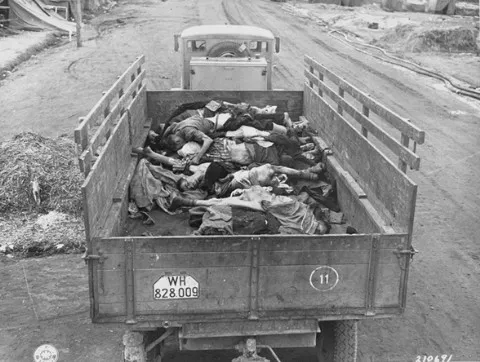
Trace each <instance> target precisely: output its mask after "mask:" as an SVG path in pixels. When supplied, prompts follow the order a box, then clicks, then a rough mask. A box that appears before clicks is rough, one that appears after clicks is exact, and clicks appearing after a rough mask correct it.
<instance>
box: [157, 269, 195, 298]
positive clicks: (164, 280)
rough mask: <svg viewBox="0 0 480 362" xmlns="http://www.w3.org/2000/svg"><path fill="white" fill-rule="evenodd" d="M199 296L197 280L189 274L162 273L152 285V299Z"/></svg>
mask: <svg viewBox="0 0 480 362" xmlns="http://www.w3.org/2000/svg"><path fill="white" fill-rule="evenodd" d="M199 296H200V287H199V285H198V282H197V281H196V280H195V279H194V278H193V277H191V276H190V275H185V274H183V275H164V276H162V277H161V278H160V279H158V280H157V281H156V282H155V284H154V285H153V299H155V300H165V299H195V298H198V297H199Z"/></svg>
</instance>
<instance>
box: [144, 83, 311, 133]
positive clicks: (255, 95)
mask: <svg viewBox="0 0 480 362" xmlns="http://www.w3.org/2000/svg"><path fill="white" fill-rule="evenodd" d="M212 99H216V100H223V101H228V102H231V103H240V102H246V103H249V104H251V105H253V106H261V107H263V106H265V105H277V106H278V108H277V111H278V112H289V114H290V117H291V118H292V119H293V120H297V119H298V117H300V116H301V115H302V113H303V92H301V91H154V92H148V93H147V102H148V116H149V117H150V118H152V120H153V127H154V128H156V127H158V125H159V124H161V123H164V122H165V120H166V119H167V118H168V116H169V115H170V114H171V113H172V111H173V110H174V109H175V108H176V107H178V106H179V105H181V104H184V103H192V102H201V101H209V100H212Z"/></svg>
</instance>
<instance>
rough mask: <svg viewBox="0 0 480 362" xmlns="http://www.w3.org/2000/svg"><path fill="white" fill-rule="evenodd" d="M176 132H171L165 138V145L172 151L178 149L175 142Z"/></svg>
mask: <svg viewBox="0 0 480 362" xmlns="http://www.w3.org/2000/svg"><path fill="white" fill-rule="evenodd" d="M174 137H175V134H174V133H171V134H169V135H168V136H167V137H166V138H165V139H164V146H165V148H166V149H168V150H170V151H177V145H176V143H175V139H174Z"/></svg>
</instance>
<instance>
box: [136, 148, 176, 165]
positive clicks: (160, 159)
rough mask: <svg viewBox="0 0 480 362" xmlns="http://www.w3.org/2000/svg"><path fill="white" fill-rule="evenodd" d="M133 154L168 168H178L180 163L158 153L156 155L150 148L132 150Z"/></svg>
mask: <svg viewBox="0 0 480 362" xmlns="http://www.w3.org/2000/svg"><path fill="white" fill-rule="evenodd" d="M133 152H135V153H139V154H142V155H144V156H145V157H148V158H150V159H152V160H154V161H157V162H160V163H162V164H164V165H168V166H180V165H181V163H180V162H179V161H178V160H175V159H174V158H171V157H167V156H164V155H161V154H159V153H156V152H154V151H153V150H152V149H151V148H150V147H145V148H144V149H143V150H142V149H141V148H135V149H133Z"/></svg>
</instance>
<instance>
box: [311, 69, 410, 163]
mask: <svg viewBox="0 0 480 362" xmlns="http://www.w3.org/2000/svg"><path fill="white" fill-rule="evenodd" d="M304 74H305V76H306V78H307V79H308V80H309V81H310V82H312V83H313V84H315V85H316V86H317V87H319V90H321V91H322V92H323V93H324V94H325V95H327V96H328V97H329V98H331V99H332V100H333V102H335V103H336V104H338V107H339V109H340V110H341V112H339V114H342V112H345V113H347V114H349V115H350V116H352V117H353V119H355V121H357V122H358V123H359V124H360V125H361V126H362V131H363V132H364V133H363V134H364V136H366V135H367V134H368V132H370V133H371V134H372V135H374V136H375V137H376V138H377V139H378V140H379V141H380V142H382V143H383V144H384V145H385V146H387V147H388V148H389V149H390V150H391V151H392V152H393V153H394V154H396V155H397V156H398V157H399V158H400V159H401V160H402V162H404V163H406V164H408V165H409V166H410V167H411V168H412V169H414V170H418V169H419V168H420V157H419V156H417V155H416V154H415V153H413V152H412V151H411V150H410V149H409V148H408V143H407V146H406V147H405V146H404V145H403V144H401V143H400V142H398V141H397V140H395V139H394V138H393V137H392V136H390V135H389V134H388V133H387V132H385V131H384V130H383V129H382V128H381V127H380V126H378V125H377V124H375V123H374V122H373V121H372V120H370V119H369V118H368V117H367V116H366V115H368V113H369V111H368V108H366V107H364V110H363V113H364V114H362V113H360V112H359V111H357V110H356V109H355V107H353V106H352V105H350V103H348V102H347V101H345V100H344V99H343V98H342V97H340V96H339V95H337V94H336V93H335V92H334V91H333V90H332V89H330V87H328V86H327V85H326V84H325V83H323V82H321V81H320V79H319V78H318V77H317V76H315V75H314V74H312V73H310V72H309V71H307V70H305V73H304ZM365 132H367V133H365ZM407 139H408V138H407Z"/></svg>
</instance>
